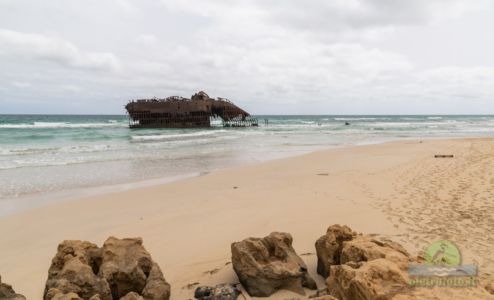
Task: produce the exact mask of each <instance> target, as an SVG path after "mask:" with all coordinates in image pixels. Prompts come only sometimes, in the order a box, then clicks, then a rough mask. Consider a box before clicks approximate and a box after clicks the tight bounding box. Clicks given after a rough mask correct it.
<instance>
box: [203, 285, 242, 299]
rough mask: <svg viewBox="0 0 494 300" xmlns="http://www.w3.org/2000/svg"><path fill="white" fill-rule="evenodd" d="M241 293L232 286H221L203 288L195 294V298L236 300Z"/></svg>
mask: <svg viewBox="0 0 494 300" xmlns="http://www.w3.org/2000/svg"><path fill="white" fill-rule="evenodd" d="M239 295H240V291H239V290H238V288H237V287H236V286H235V285H232V284H219V285H217V286H215V287H210V286H201V287H198V288H197V289H196V290H195V292H194V298H196V299H199V300H236V299H237V298H238V296H239Z"/></svg>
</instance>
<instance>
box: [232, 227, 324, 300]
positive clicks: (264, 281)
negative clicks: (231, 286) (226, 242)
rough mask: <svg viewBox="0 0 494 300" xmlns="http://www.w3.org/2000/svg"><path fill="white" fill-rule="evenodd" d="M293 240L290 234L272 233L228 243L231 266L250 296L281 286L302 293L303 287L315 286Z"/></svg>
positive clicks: (273, 290) (268, 291) (267, 293)
mask: <svg viewBox="0 0 494 300" xmlns="http://www.w3.org/2000/svg"><path fill="white" fill-rule="evenodd" d="M292 241H293V239H292V236H291V235H290V234H289V233H279V232H273V233H271V234H270V235H268V236H266V237H264V238H248V239H245V240H243V241H241V242H237V243H233V244H232V245H231V249H232V265H233V269H234V270H235V273H236V274H237V276H238V278H239V280H240V283H242V285H243V286H244V288H245V289H246V291H247V292H248V293H249V295H251V296H256V297H268V296H270V295H272V294H273V293H274V292H276V291H277V290H279V289H284V288H286V289H291V290H295V291H297V292H299V293H301V294H303V293H304V292H303V287H307V288H310V289H316V288H317V286H316V283H315V281H314V280H313V279H312V278H311V277H310V276H309V274H308V273H307V266H306V265H305V263H304V262H303V260H302V259H301V258H300V257H299V256H298V255H297V253H296V252H295V250H294V249H293V247H292Z"/></svg>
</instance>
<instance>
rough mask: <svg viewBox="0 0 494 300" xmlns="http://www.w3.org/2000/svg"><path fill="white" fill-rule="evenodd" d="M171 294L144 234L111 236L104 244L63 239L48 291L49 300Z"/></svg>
mask: <svg viewBox="0 0 494 300" xmlns="http://www.w3.org/2000/svg"><path fill="white" fill-rule="evenodd" d="M136 295H137V296H139V297H141V296H142V297H141V298H136ZM125 297H126V298H125ZM169 297H170V285H169V284H168V283H167V282H166V281H165V278H164V277H163V274H162V273H161V270H160V268H159V266H158V265H157V264H156V263H155V262H153V261H152V259H151V256H150V255H149V253H148V252H147V251H146V250H145V249H144V247H143V246H142V239H140V238H135V239H121V240H120V239H117V238H114V237H110V238H108V239H107V240H106V242H105V243H104V245H103V247H102V248H98V247H97V246H96V245H95V244H92V243H90V242H84V241H64V242H62V243H61V244H60V245H59V246H58V251H57V254H56V255H55V257H54V258H53V260H52V264H51V266H50V269H49V271H48V280H47V281H46V286H45V292H44V299H45V300H72V299H74V300H75V299H89V300H113V299H120V298H125V299H127V300H129V299H142V298H145V299H151V300H162V299H163V300H166V299H169Z"/></svg>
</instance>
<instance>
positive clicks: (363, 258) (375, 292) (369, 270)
mask: <svg viewBox="0 0 494 300" xmlns="http://www.w3.org/2000/svg"><path fill="white" fill-rule="evenodd" d="M316 252H317V260H318V266H317V267H318V269H317V270H318V273H319V274H321V275H323V276H326V277H328V279H327V281H326V283H327V287H328V294H330V295H332V296H334V297H336V298H338V299H341V300H354V299H355V300H360V299H365V300H370V299H382V300H385V299H391V298H392V297H394V296H395V295H396V294H398V293H400V292H403V291H405V290H408V289H409V287H408V273H407V268H408V263H409V261H410V260H411V257H410V255H409V254H408V252H407V251H406V250H405V249H404V248H403V247H402V246H401V245H400V244H398V243H395V242H393V241H390V240H384V239H382V240H379V239H376V238H374V237H373V236H371V235H362V234H356V233H355V232H353V231H352V230H351V229H350V228H349V227H347V226H341V225H333V226H330V227H329V228H328V230H327V232H326V234H325V235H324V236H322V237H321V238H319V240H318V241H317V242H316Z"/></svg>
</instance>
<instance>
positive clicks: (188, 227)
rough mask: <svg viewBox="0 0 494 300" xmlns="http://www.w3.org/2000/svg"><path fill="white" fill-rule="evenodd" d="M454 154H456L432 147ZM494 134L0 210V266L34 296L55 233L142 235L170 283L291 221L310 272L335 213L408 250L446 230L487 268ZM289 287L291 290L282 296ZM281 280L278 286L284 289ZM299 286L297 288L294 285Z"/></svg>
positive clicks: (323, 154)
mask: <svg viewBox="0 0 494 300" xmlns="http://www.w3.org/2000/svg"><path fill="white" fill-rule="evenodd" d="M435 154H452V155H454V157H453V158H434V155H435ZM493 185H494V139H452V140H422V141H420V140H413V141H412V140H406V141H396V142H390V143H385V144H378V145H367V146H353V147H347V148H338V149H331V150H324V151H318V152H314V153H310V154H306V155H302V156H297V157H293V158H285V159H280V160H274V161H269V162H264V163H259V164H253V165H249V166H244V167H235V168H231V169H225V170H221V171H217V172H213V173H210V174H207V175H204V176H200V177H195V178H190V179H185V180H181V181H178V182H173V183H168V184H165V185H158V186H152V187H145V188H139V189H133V190H130V191H125V192H117V193H110V194H105V195H99V196H92V197H88V198H84V199H75V200H73V201H72V200H71V201H66V202H62V203H56V204H52V205H47V206H44V207H40V208H36V209H34V210H30V211H25V212H21V213H17V214H15V215H11V216H8V217H5V218H3V219H0V238H1V243H0V274H2V280H4V281H5V282H9V283H10V284H12V285H13V286H14V287H15V289H16V291H18V292H20V293H22V294H24V295H25V296H26V297H27V299H40V298H41V295H42V293H43V289H44V284H45V280H46V277H47V270H48V268H49V266H50V262H51V259H52V258H53V256H54V255H55V253H56V249H57V245H58V244H59V243H60V242H61V241H63V240H67V239H79V240H88V241H91V242H94V243H96V244H98V245H101V244H102V243H103V241H104V240H105V239H106V238H107V237H109V236H116V237H142V238H143V239H144V246H145V247H146V249H147V250H148V251H149V252H150V253H151V255H152V256H153V259H154V260H155V261H156V262H157V263H158V264H159V265H160V266H161V268H162V270H163V273H164V275H165V277H166V279H167V281H168V282H170V284H171V287H172V299H189V298H192V294H193V292H194V288H195V287H196V286H197V284H201V285H204V284H217V283H224V282H229V283H233V282H237V281H238V280H237V278H236V276H235V273H234V272H233V270H232V267H231V264H230V263H229V262H230V256H231V253H230V244H231V243H232V242H235V241H240V240H242V239H244V238H247V237H251V236H255V237H263V236H266V235H267V234H269V233H270V232H273V231H281V232H289V233H291V234H292V236H293V239H294V248H295V249H296V251H297V253H298V254H300V255H301V256H302V258H303V259H304V260H305V261H306V263H307V265H308V267H309V272H310V273H311V274H312V275H313V277H314V278H315V279H316V281H317V282H318V284H319V285H320V286H321V287H322V286H323V284H324V281H323V278H322V277H320V276H318V275H317V274H316V267H315V264H316V257H315V249H314V243H315V241H316V240H317V238H319V237H320V236H321V235H322V234H324V233H325V231H326V228H327V227H328V226H329V225H332V224H346V225H348V226H350V227H351V228H353V229H354V230H356V231H359V232H364V233H369V234H376V235H379V236H383V237H388V238H390V239H392V240H394V241H397V242H399V243H402V244H403V245H404V246H405V247H406V249H407V250H408V251H409V252H410V253H412V254H414V255H416V254H417V253H418V252H419V251H421V250H423V249H424V247H426V246H428V244H430V243H431V242H433V241H436V240H438V239H449V240H451V241H454V242H455V243H456V244H457V245H458V246H459V248H460V249H461V250H462V254H463V263H472V264H477V265H478V267H479V272H480V276H481V278H482V280H483V281H484V282H485V281H489V280H490V281H491V280H492V279H493V275H494V254H493V252H492V251H491V249H492V247H494V236H493V235H492V233H491V229H492V228H493V226H494V217H493V215H492V210H493V208H494V194H493V193H492V189H493ZM290 295H291V296H290ZM293 295H296V294H292V293H291V292H288V291H281V292H279V293H277V294H276V295H275V298H276V297H278V298H283V297H292V296H293ZM296 296H297V297H300V296H299V295H296Z"/></svg>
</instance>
